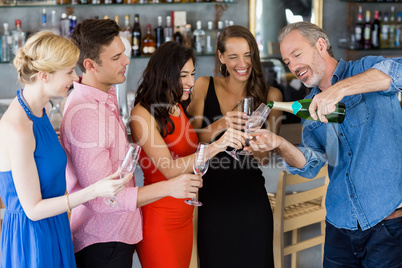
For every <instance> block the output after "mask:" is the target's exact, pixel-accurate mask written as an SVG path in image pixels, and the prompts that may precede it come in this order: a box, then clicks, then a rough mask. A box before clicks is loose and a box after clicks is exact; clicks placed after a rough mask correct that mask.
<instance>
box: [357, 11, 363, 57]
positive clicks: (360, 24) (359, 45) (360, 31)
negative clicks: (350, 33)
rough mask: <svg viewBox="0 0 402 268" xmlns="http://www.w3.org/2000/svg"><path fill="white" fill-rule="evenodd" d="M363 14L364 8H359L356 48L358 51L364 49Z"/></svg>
mask: <svg viewBox="0 0 402 268" xmlns="http://www.w3.org/2000/svg"><path fill="white" fill-rule="evenodd" d="M363 30H364V24H363V14H362V6H359V13H358V15H357V21H356V23H355V42H356V44H355V47H356V49H362V48H363Z"/></svg>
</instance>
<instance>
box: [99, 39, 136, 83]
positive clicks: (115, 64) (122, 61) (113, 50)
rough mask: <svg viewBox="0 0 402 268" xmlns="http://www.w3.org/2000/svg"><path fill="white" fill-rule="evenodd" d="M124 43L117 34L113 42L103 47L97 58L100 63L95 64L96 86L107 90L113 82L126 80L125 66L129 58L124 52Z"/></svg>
mask: <svg viewBox="0 0 402 268" xmlns="http://www.w3.org/2000/svg"><path fill="white" fill-rule="evenodd" d="M124 50H125V47H124V44H123V42H122V41H121V38H120V37H119V36H116V37H115V38H114V39H113V42H112V43H111V44H110V45H108V46H105V47H103V49H102V51H101V53H100V54H99V58H100V61H101V63H100V64H97V63H95V65H96V80H97V81H98V83H99V85H97V86H96V87H97V88H99V89H102V90H106V91H107V90H109V88H110V87H111V86H112V85H113V84H121V83H123V82H124V81H126V76H125V75H124V74H125V72H126V66H127V65H128V64H129V63H130V59H129V58H128V57H127V56H126V55H125V54H124Z"/></svg>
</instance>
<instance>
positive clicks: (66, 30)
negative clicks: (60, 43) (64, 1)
mask: <svg viewBox="0 0 402 268" xmlns="http://www.w3.org/2000/svg"><path fill="white" fill-rule="evenodd" d="M60 30H61V36H63V37H64V38H69V37H70V20H69V19H68V18H67V14H66V13H62V14H61V19H60Z"/></svg>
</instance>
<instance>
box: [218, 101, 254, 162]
mask: <svg viewBox="0 0 402 268" xmlns="http://www.w3.org/2000/svg"><path fill="white" fill-rule="evenodd" d="M233 111H236V112H235V113H233V112H229V113H227V114H230V115H231V116H232V117H229V118H230V119H231V120H232V122H233V125H236V127H237V128H236V129H238V130H241V131H244V125H245V123H246V122H247V120H248V119H249V116H250V115H251V114H252V112H253V111H254V99H253V97H245V98H243V100H241V101H240V102H239V103H238V104H237V105H236V107H235V108H234V109H233ZM236 116H237V117H236ZM225 152H226V153H228V154H229V155H230V156H232V157H233V158H234V159H236V160H239V158H238V157H237V155H236V153H237V149H236V148H228V149H227V150H226V151H225ZM243 154H248V153H247V152H244V153H243Z"/></svg>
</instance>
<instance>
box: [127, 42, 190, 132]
mask: <svg viewBox="0 0 402 268" xmlns="http://www.w3.org/2000/svg"><path fill="white" fill-rule="evenodd" d="M190 59H191V60H193V63H194V65H195V56H194V52H193V50H192V49H191V48H186V47H184V46H182V45H180V44H178V43H177V42H175V41H170V42H166V43H163V44H162V45H161V46H160V47H159V48H158V49H156V50H155V52H154V54H152V56H151V59H150V60H149V62H148V65H147V67H146V68H145V70H144V73H143V74H142V82H141V84H140V85H139V87H138V89H137V93H136V96H135V101H134V105H137V104H138V103H140V104H141V105H142V106H143V107H144V108H145V109H147V111H148V112H149V113H150V114H151V115H152V116H153V117H154V118H155V120H156V122H157V124H158V126H159V128H160V134H161V135H162V137H166V136H167V135H168V134H172V133H173V132H174V129H175V127H174V123H173V121H172V120H171V119H170V116H169V110H170V109H171V108H172V107H173V106H174V105H176V104H177V103H180V104H181V106H182V107H183V110H184V113H185V114H186V115H187V113H186V111H187V107H188V105H189V104H190V98H188V99H187V100H186V101H181V97H182V95H183V86H182V85H181V78H180V72H181V69H183V66H184V65H185V64H186V63H187V61H189V60H190Z"/></svg>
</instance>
